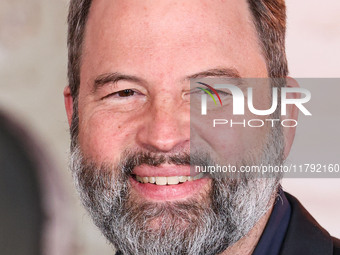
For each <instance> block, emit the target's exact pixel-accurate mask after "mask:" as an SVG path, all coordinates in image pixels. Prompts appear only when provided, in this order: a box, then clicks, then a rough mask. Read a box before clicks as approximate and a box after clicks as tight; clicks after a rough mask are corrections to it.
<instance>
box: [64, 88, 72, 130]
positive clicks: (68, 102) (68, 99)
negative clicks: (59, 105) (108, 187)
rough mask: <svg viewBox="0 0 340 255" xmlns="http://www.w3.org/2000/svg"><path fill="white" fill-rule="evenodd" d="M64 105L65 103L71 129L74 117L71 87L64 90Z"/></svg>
mask: <svg viewBox="0 0 340 255" xmlns="http://www.w3.org/2000/svg"><path fill="white" fill-rule="evenodd" d="M64 103H65V109H66V114H67V120H68V124H69V126H70V127H71V123H72V115H73V98H72V96H71V89H70V86H66V87H65V89H64Z"/></svg>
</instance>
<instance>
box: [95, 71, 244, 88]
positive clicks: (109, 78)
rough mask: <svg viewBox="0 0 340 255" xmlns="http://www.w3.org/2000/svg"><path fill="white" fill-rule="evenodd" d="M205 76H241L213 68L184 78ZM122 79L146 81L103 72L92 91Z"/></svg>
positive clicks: (233, 72)
mask: <svg viewBox="0 0 340 255" xmlns="http://www.w3.org/2000/svg"><path fill="white" fill-rule="evenodd" d="M206 77H225V78H241V75H240V73H239V72H238V71H237V70H236V69H235V68H213V69H208V70H206V71H202V72H199V73H195V74H192V75H190V76H188V77H186V79H189V80H190V79H201V78H206ZM122 80H124V81H130V82H135V83H146V81H145V80H144V79H141V78H139V77H137V76H134V75H126V74H122V73H119V72H112V73H104V74H101V75H99V76H97V77H96V79H95V80H94V83H93V90H92V92H93V93H95V92H96V91H97V90H98V89H100V88H101V87H103V86H104V85H106V84H108V83H111V84H115V83H117V82H118V81H122Z"/></svg>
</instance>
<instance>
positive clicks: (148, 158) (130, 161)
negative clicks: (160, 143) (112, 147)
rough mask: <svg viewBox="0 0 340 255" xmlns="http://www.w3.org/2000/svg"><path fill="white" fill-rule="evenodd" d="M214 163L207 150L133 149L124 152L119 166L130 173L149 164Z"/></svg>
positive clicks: (191, 164) (155, 165)
mask: <svg viewBox="0 0 340 255" xmlns="http://www.w3.org/2000/svg"><path fill="white" fill-rule="evenodd" d="M213 163H214V161H213V159H212V157H211V156H210V154H209V153H207V152H202V151H196V152H192V153H189V152H185V151H183V152H178V153H176V154H168V153H151V152H145V151H133V152H131V151H130V152H126V153H124V154H123V156H122V159H121V160H120V163H119V166H120V167H119V168H120V169H121V170H122V172H123V174H125V175H130V174H131V173H132V171H133V169H134V168H135V167H138V166H141V165H148V166H153V167H157V166H160V165H162V164H172V165H182V166H184V165H185V166H195V165H200V166H209V165H212V164H213Z"/></svg>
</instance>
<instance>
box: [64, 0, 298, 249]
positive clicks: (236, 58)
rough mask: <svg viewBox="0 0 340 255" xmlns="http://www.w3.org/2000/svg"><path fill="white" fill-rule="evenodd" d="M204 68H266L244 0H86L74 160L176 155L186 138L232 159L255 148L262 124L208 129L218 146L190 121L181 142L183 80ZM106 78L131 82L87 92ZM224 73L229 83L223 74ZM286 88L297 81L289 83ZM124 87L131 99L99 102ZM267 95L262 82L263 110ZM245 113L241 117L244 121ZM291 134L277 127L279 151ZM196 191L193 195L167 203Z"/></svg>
mask: <svg viewBox="0 0 340 255" xmlns="http://www.w3.org/2000/svg"><path fill="white" fill-rule="evenodd" d="M212 69H219V70H220V69H223V70H229V71H230V70H231V71H234V72H235V71H237V73H238V75H239V76H240V77H244V78H246V77H252V78H260V77H267V68H266V62H265V59H264V57H263V56H262V54H261V49H260V46H259V43H258V38H257V35H256V31H255V28H254V25H253V21H252V19H251V14H250V11H249V9H248V6H247V3H246V1H245V0H225V1H210V0H209V1H199V0H187V1H175V0H163V1H152V0H146V1H126V0H124V1H123V0H117V1H111V0H94V1H93V3H92V6H91V9H90V14H89V17H88V22H87V26H86V34H85V38H84V47H83V52H82V62H81V72H80V80H81V84H80V90H79V106H78V109H79V120H80V125H79V126H80V131H79V145H80V147H81V149H82V152H83V154H84V155H85V156H86V157H88V158H91V159H92V160H95V161H96V162H116V161H117V160H118V159H119V156H120V155H121V153H122V152H123V151H124V150H126V149H132V148H140V149H143V150H145V151H151V152H158V153H176V152H181V151H189V150H190V142H195V143H196V144H198V145H200V146H203V147H205V148H208V149H209V150H213V151H216V152H217V151H219V152H220V151H223V154H224V155H228V157H229V158H230V159H231V160H234V161H236V160H238V159H240V158H242V155H244V154H245V153H246V152H247V151H248V150H249V149H254V148H257V147H260V146H261V145H262V144H263V139H264V136H265V134H266V133H267V132H268V129H267V128H260V129H247V128H245V129H244V128H243V129H242V128H233V129H228V131H226V129H222V128H220V129H217V130H215V131H216V132H214V134H215V137H225V140H223V141H219V140H218V139H216V138H214V136H212V134H207V133H209V132H204V130H207V128H206V127H205V128H204V125H201V126H200V125H199V124H197V125H195V122H193V127H195V128H196V131H197V134H198V135H197V137H195V141H190V104H189V95H188V92H189V90H190V82H189V78H190V77H193V76H198V77H202V78H203V77H215V76H216V77H218V76H219V75H216V74H214V75H211V73H210V75H207V73H206V72H207V71H208V70H212ZM107 73H121V74H123V75H126V76H129V77H131V76H133V77H134V79H133V80H132V79H123V80H120V81H118V82H117V83H114V84H113V83H106V84H101V86H98V88H97V89H95V87H94V83H95V80H96V79H97V80H98V77H102V75H103V74H107ZM226 76H229V77H230V75H224V76H223V77H226ZM289 86H297V84H295V83H294V82H290V83H289ZM124 89H132V90H134V91H135V92H136V93H135V94H134V95H133V96H131V97H123V98H119V97H118V96H117V94H115V95H111V96H108V95H110V94H112V93H114V92H118V91H121V90H124ZM268 92H269V86H262V87H258V88H256V94H255V95H258V96H255V97H256V101H255V106H256V107H257V108H261V107H263V109H266V107H267V106H268V105H269V103H270V101H269V99H268ZM261 95H262V96H261ZM292 96H293V97H295V96H296V95H292ZM64 97H65V106H66V111H67V116H68V120H69V123H71V117H72V109H73V108H72V106H73V101H72V97H71V95H70V89H69V87H66V88H65V90H64ZM267 108H268V107H267ZM227 111H228V110H227ZM229 111H230V109H229ZM296 115H297V111H296V109H293V108H289V109H288V117H289V118H296ZM253 117H254V116H251V114H250V113H246V116H245V118H253ZM225 118H228V117H225ZM229 118H230V116H229ZM256 118H259V116H256ZM261 118H263V119H265V118H266V117H261ZM222 134H223V135H222ZM294 134H295V129H289V130H285V131H284V135H285V142H286V147H285V155H288V153H289V150H290V147H291V144H292V141H293V138H294ZM208 141H209V142H208ZM226 141H227V144H226V143H225V142H226ZM162 168H176V167H175V166H171V165H165V166H160V169H162ZM160 169H158V170H160ZM147 170H148V171H150V169H147ZM177 170H178V169H177ZM183 171H184V170H183ZM200 185H201V186H204V187H205V189H208V188H209V185H210V181H209V180H207V179H206V180H205V181H204V182H202V183H201V184H200ZM134 192H135V195H136V196H138V197H140V199H151V200H154V201H156V202H160V203H161V202H162V199H161V198H162V196H160V197H156V198H155V197H152V196H150V195H148V194H146V193H143V192H141V191H140V190H138V189H135V190H134ZM171 192H173V190H171ZM174 192H176V191H174ZM195 195H196V193H195V190H194V189H192V190H190V192H187V194H185V195H183V194H182V195H181V196H177V197H176V196H173V197H171V196H170V197H169V198H168V199H172V200H177V199H187V198H188V197H190V196H195ZM163 200H164V199H163ZM269 215H270V212H268V213H267V214H266V215H264V216H263V218H262V219H261V220H260V221H259V223H258V224H257V225H256V226H255V227H254V230H252V231H251V232H250V233H249V235H248V236H246V237H244V238H243V239H241V240H240V241H239V242H238V243H237V244H235V245H234V246H233V247H234V248H233V249H234V250H231V251H230V254H236V253H235V252H236V250H237V251H242V252H243V253H242V254H247V253H250V252H251V251H252V250H253V247H254V246H255V245H256V243H257V241H258V238H259V236H260V233H262V231H263V229H264V227H265V223H266V222H267V220H268V217H269ZM235 247H236V248H235ZM237 247H238V248H237ZM242 247H243V248H242ZM235 249H236V250H235ZM228 250H229V249H228ZM226 254H227V253H226Z"/></svg>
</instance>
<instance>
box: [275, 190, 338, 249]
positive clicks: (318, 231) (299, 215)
mask: <svg viewBox="0 0 340 255" xmlns="http://www.w3.org/2000/svg"><path fill="white" fill-rule="evenodd" d="M285 195H286V197H287V199H288V201H289V203H290V205H291V209H292V212H291V218H290V222H289V225H288V229H287V233H286V237H285V239H284V242H283V244H282V247H281V252H280V255H301V254H304V255H332V254H333V255H340V240H339V239H336V238H334V237H331V236H330V235H329V233H328V232H327V231H326V230H325V229H324V228H322V227H321V226H320V225H319V224H318V223H317V221H316V220H315V219H314V218H313V217H312V216H311V215H310V214H309V212H308V211H307V210H306V209H305V208H304V207H303V206H302V205H301V203H300V202H299V201H298V200H297V199H296V198H295V197H293V196H292V195H290V194H288V193H285Z"/></svg>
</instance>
